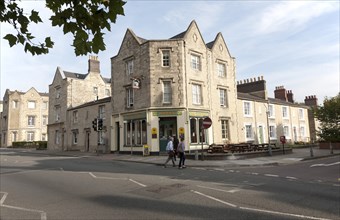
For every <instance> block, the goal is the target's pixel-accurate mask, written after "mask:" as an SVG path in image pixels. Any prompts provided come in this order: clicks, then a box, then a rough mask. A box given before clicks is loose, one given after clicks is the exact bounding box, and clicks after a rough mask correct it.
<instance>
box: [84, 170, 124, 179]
mask: <svg viewBox="0 0 340 220" xmlns="http://www.w3.org/2000/svg"><path fill="white" fill-rule="evenodd" d="M81 173H88V174H90V175H91V176H92V177H93V178H95V179H105V180H127V178H124V177H105V176H96V175H94V174H93V173H91V172H81Z"/></svg>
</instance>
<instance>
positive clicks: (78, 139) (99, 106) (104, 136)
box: [65, 97, 111, 153]
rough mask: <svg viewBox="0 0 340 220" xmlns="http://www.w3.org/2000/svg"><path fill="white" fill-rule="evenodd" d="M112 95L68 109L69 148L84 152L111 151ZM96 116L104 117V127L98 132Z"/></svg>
mask: <svg viewBox="0 0 340 220" xmlns="http://www.w3.org/2000/svg"><path fill="white" fill-rule="evenodd" d="M110 109H111V97H107V98H103V99H99V100H95V101H92V102H87V103H85V104H82V105H79V106H77V107H73V108H69V109H67V115H68V118H69V120H68V121H67V122H66V123H67V124H66V126H65V127H67V128H68V129H67V130H68V131H70V132H71V133H69V132H67V133H68V135H72V137H71V138H68V139H67V146H68V148H67V149H68V150H79V151H84V152H103V153H107V152H110V148H111V147H110V144H111V143H110V141H111V140H110V135H111V127H110V117H111V111H110ZM95 118H101V119H103V129H102V130H100V131H98V132H96V131H94V129H93V126H92V125H93V123H92V121H94V120H95Z"/></svg>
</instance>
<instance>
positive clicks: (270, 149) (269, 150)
mask: <svg viewBox="0 0 340 220" xmlns="http://www.w3.org/2000/svg"><path fill="white" fill-rule="evenodd" d="M267 130H268V134H267V135H268V153H269V156H272V147H271V146H270V128H269V100H268V107H267Z"/></svg>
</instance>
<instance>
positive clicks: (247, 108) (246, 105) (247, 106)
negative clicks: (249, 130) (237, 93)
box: [243, 101, 253, 117]
mask: <svg viewBox="0 0 340 220" xmlns="http://www.w3.org/2000/svg"><path fill="white" fill-rule="evenodd" d="M243 115H244V116H245V117H252V115H253V114H252V106H251V102H248V101H243Z"/></svg>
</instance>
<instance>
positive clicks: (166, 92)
mask: <svg viewBox="0 0 340 220" xmlns="http://www.w3.org/2000/svg"><path fill="white" fill-rule="evenodd" d="M171 102H172V88H171V81H169V80H168V81H163V103H165V104H171Z"/></svg>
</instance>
